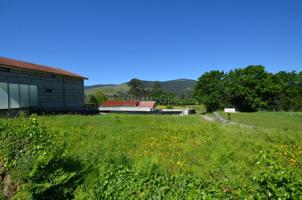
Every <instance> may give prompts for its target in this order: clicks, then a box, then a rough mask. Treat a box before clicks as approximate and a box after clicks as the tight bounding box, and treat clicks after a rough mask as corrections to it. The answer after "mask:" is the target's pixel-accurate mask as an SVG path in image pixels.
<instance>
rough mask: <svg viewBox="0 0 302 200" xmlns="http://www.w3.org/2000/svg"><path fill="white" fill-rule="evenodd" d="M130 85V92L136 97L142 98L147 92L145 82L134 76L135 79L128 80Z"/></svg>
mask: <svg viewBox="0 0 302 200" xmlns="http://www.w3.org/2000/svg"><path fill="white" fill-rule="evenodd" d="M128 86H129V87H130V89H129V92H128V93H129V94H130V95H133V96H134V97H136V98H142V97H143V96H144V95H145V94H146V90H145V88H144V84H143V82H142V81H141V80H139V79H136V78H134V79H132V80H130V81H129V82H128Z"/></svg>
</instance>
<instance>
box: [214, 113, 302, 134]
mask: <svg viewBox="0 0 302 200" xmlns="http://www.w3.org/2000/svg"><path fill="white" fill-rule="evenodd" d="M219 114H221V115H222V116H223V117H224V118H227V114H226V113H224V112H222V111H221V112H219ZM231 119H232V121H235V122H240V123H243V124H247V125H254V126H256V127H262V128H267V129H277V130H284V131H287V130H293V131H302V112H294V113H292V114H291V113H290V112H255V113H234V114H231Z"/></svg>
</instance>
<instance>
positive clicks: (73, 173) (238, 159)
mask: <svg viewBox="0 0 302 200" xmlns="http://www.w3.org/2000/svg"><path fill="white" fill-rule="evenodd" d="M300 122H301V121H289V122H288V123H292V124H293V125H292V126H289V128H288V129H287V130H286V131H285V130H283V129H281V128H280V129H279V128H276V129H267V128H265V129H263V128H261V127H258V128H255V129H245V128H240V127H238V126H223V125H221V124H218V123H215V122H213V123H208V122H206V121H203V120H202V119H201V118H200V116H188V117H179V116H136V115H107V116H75V115H65V116H49V117H47V116H45V117H37V116H32V117H30V118H25V117H20V118H18V119H1V120H0V132H1V135H0V137H1V138H0V155H1V159H0V160H1V163H2V164H3V165H4V167H5V169H6V170H7V171H8V172H9V174H10V175H11V176H12V177H13V180H14V184H16V185H17V190H16V191H15V194H14V195H15V196H14V197H15V198H20V199H22V198H23V199H30V198H31V199H73V198H75V199H125V198H126V199H129V198H133V199H203V198H204V199H209V198H219V199H220V198H229V199H243V198H247V199H254V198H259V199H263V198H264V199H269V198H273V199H277V198H280V199H298V198H299V197H300V196H301V195H302V193H301V187H302V183H301V180H302V174H301V162H302V149H301V148H302V147H301V146H302V136H301V131H300V130H297V129H291V127H295V126H296V125H294V124H296V123H300ZM2 186H3V187H5V185H2Z"/></svg>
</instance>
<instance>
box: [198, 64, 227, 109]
mask: <svg viewBox="0 0 302 200" xmlns="http://www.w3.org/2000/svg"><path fill="white" fill-rule="evenodd" d="M224 78H225V75H224V72H223V71H217V70H215V71H210V72H206V73H204V74H203V75H202V76H201V77H200V78H199V79H198V81H197V84H196V87H195V90H194V97H195V98H196V99H197V101H198V102H199V103H202V104H204V105H205V106H206V108H207V112H213V111H215V110H217V109H220V108H222V105H223V103H222V102H223V89H224V88H223V84H224V82H223V81H224Z"/></svg>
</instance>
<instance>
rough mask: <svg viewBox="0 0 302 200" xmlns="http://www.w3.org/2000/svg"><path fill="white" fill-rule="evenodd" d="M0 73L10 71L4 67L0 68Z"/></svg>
mask: <svg viewBox="0 0 302 200" xmlns="http://www.w3.org/2000/svg"><path fill="white" fill-rule="evenodd" d="M0 72H10V69H9V68H6V67H0Z"/></svg>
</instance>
